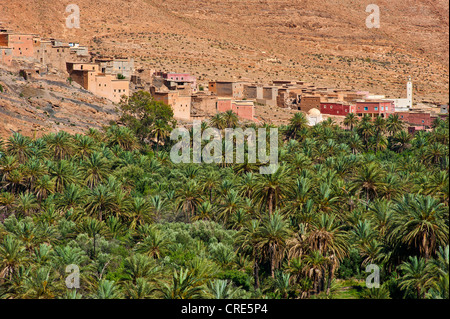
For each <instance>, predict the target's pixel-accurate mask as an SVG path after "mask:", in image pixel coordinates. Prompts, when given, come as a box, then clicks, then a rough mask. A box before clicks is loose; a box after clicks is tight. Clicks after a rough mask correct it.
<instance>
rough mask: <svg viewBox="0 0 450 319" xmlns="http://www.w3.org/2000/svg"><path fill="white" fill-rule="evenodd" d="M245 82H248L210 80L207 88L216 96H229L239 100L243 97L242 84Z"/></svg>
mask: <svg viewBox="0 0 450 319" xmlns="http://www.w3.org/2000/svg"><path fill="white" fill-rule="evenodd" d="M246 84H249V83H248V82H245V81H237V82H233V81H211V82H209V85H208V89H209V91H210V92H211V93H214V94H215V95H217V96H218V97H231V98H233V99H237V100H240V99H243V98H244V86H245V85H246Z"/></svg>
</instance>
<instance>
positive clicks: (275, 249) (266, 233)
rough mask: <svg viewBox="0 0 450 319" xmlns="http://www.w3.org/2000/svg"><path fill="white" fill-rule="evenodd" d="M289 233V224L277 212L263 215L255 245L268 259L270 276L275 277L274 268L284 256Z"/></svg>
mask: <svg viewBox="0 0 450 319" xmlns="http://www.w3.org/2000/svg"><path fill="white" fill-rule="evenodd" d="M290 235H291V231H290V229H289V225H288V223H287V222H286V220H285V219H284V218H283V217H282V216H281V214H280V213H279V212H274V213H273V214H269V215H268V216H265V218H264V219H263V221H262V223H261V227H259V229H258V235H257V236H258V242H257V244H256V247H257V249H260V250H261V251H262V253H263V256H265V257H266V258H268V259H269V261H270V273H271V276H272V278H275V270H276V269H277V268H278V267H279V265H280V263H281V261H282V260H283V258H284V255H285V253H286V241H287V239H288V238H289V237H290Z"/></svg>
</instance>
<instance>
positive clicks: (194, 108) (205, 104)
mask: <svg viewBox="0 0 450 319" xmlns="http://www.w3.org/2000/svg"><path fill="white" fill-rule="evenodd" d="M191 98H192V104H191V116H196V117H206V116H211V115H214V114H216V113H217V96H215V95H208V94H206V93H201V92H198V93H196V94H193V95H192V96H191Z"/></svg>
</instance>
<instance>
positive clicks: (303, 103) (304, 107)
mask: <svg viewBox="0 0 450 319" xmlns="http://www.w3.org/2000/svg"><path fill="white" fill-rule="evenodd" d="M298 109H299V110H300V111H303V112H305V113H308V112H309V111H310V110H311V109H317V110H319V111H320V96H302V97H301V100H300V104H299V106H298Z"/></svg>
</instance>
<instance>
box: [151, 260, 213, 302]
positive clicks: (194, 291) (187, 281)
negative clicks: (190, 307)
mask: <svg viewBox="0 0 450 319" xmlns="http://www.w3.org/2000/svg"><path fill="white" fill-rule="evenodd" d="M204 284H205V279H204V278H201V277H199V276H197V275H196V274H195V272H194V271H193V270H190V269H187V268H181V269H180V270H179V271H178V270H174V272H173V275H172V279H171V280H170V281H169V282H161V283H160V288H158V289H157V291H158V292H159V293H160V295H161V297H162V298H164V299H199V298H202V297H203V296H205V293H206V292H205V287H204Z"/></svg>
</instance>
